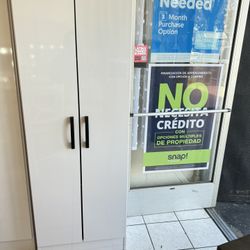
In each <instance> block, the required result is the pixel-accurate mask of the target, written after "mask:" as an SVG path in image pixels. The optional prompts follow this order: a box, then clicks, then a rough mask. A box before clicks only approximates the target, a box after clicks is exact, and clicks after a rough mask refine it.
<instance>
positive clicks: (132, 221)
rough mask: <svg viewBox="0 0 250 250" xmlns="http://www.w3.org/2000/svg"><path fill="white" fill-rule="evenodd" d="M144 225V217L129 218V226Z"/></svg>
mask: <svg viewBox="0 0 250 250" xmlns="http://www.w3.org/2000/svg"><path fill="white" fill-rule="evenodd" d="M140 224H144V221H143V218H142V216H133V217H127V226H132V225H140Z"/></svg>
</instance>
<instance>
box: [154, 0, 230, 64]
mask: <svg viewBox="0 0 250 250" xmlns="http://www.w3.org/2000/svg"><path fill="white" fill-rule="evenodd" d="M153 8H154V11H153V27H152V48H151V62H190V59H191V55H192V57H193V59H194V60H196V61H199V60H201V58H202V59H203V60H202V62H218V60H219V54H220V49H221V39H222V34H223V32H224V19H225V14H226V9H227V0H154V7H153Z"/></svg>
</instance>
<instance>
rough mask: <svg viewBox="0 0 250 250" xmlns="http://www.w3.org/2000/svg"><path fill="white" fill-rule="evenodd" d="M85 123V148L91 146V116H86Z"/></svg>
mask: <svg viewBox="0 0 250 250" xmlns="http://www.w3.org/2000/svg"><path fill="white" fill-rule="evenodd" d="M84 123H85V148H89V117H88V116H84Z"/></svg>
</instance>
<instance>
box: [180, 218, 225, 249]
mask: <svg viewBox="0 0 250 250" xmlns="http://www.w3.org/2000/svg"><path fill="white" fill-rule="evenodd" d="M181 224H182V226H183V227H184V230H185V231H186V233H187V235H188V237H189V239H190V240H191V242H192V244H193V245H194V247H195V248H201V247H210V246H218V245H220V244H223V243H225V242H227V240H226V238H225V236H224V235H223V234H222V233H221V231H220V230H219V229H218V227H217V226H216V225H215V223H214V222H213V221H212V219H201V220H187V221H181Z"/></svg>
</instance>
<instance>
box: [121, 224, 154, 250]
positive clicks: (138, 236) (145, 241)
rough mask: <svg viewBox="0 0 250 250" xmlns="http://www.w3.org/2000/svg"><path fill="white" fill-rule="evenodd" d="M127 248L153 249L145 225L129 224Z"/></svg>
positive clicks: (135, 249) (130, 249)
mask: <svg viewBox="0 0 250 250" xmlns="http://www.w3.org/2000/svg"><path fill="white" fill-rule="evenodd" d="M126 237H127V239H126V250H153V246H152V244H151V241H150V238H149V235H148V232H147V229H146V226H145V225H137V226H128V227H127V235H126Z"/></svg>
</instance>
